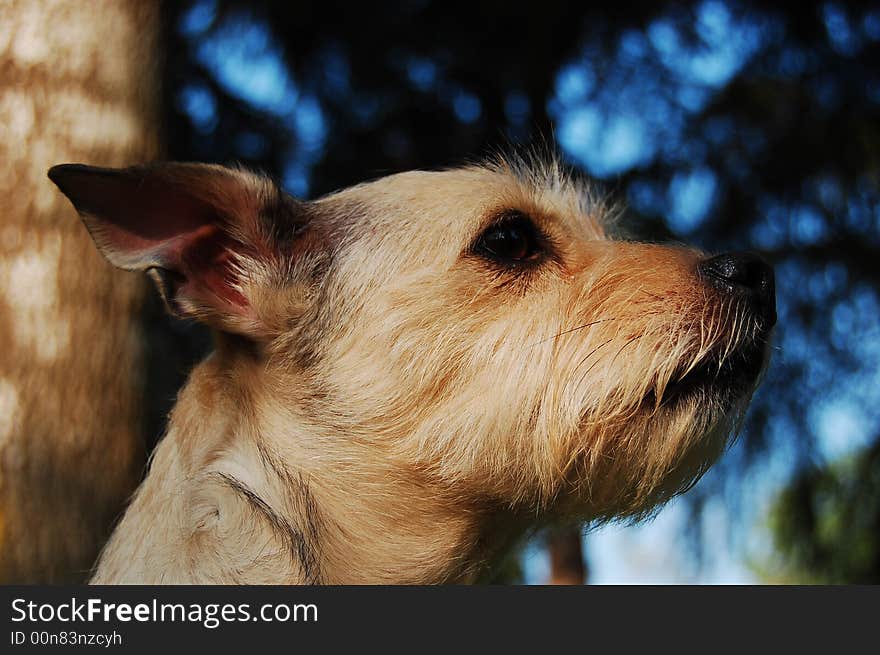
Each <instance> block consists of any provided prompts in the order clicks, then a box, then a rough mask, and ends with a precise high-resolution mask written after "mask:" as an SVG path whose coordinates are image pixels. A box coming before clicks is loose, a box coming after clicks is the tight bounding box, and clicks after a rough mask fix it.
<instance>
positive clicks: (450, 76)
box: [165, 0, 880, 555]
mask: <svg viewBox="0 0 880 655" xmlns="http://www.w3.org/2000/svg"><path fill="white" fill-rule="evenodd" d="M166 7H167V9H168V11H167V16H166V29H165V34H166V41H167V57H166V62H165V78H166V88H165V100H166V103H165V106H166V121H165V123H166V125H165V127H166V130H167V139H166V140H167V143H168V144H169V153H168V154H169V156H170V157H171V158H175V159H198V160H207V161H221V162H228V161H231V160H237V161H242V162H244V163H247V164H250V165H253V166H256V167H259V168H261V169H263V170H266V171H268V172H269V173H271V174H273V175H275V176H277V177H278V178H279V179H280V180H281V182H282V183H283V184H284V185H285V186H286V187H287V188H288V190H290V191H292V192H293V193H296V194H300V195H307V196H314V195H318V194H321V193H324V192H327V191H330V190H333V189H335V188H338V187H341V186H345V185H348V184H351V183H354V182H358V181H361V180H363V179H366V178H369V177H376V176H379V175H384V174H387V173H391V172H395V171H399V170H404V169H409V168H418V167H437V166H444V165H450V164H455V163H460V162H461V161H463V160H465V159H466V158H476V157H480V156H482V155H484V154H486V153H488V152H490V151H494V150H496V149H499V148H502V149H503V148H505V147H509V146H510V145H511V144H513V145H516V144H538V145H548V144H549V145H550V146H552V147H556V148H558V149H559V151H560V152H561V153H562V155H563V157H564V158H565V159H566V160H567V161H568V163H569V164H571V165H572V166H574V167H575V168H578V169H580V170H582V171H584V172H586V173H587V174H589V175H590V176H591V177H593V178H595V179H597V180H598V181H599V182H600V183H601V184H602V185H603V186H604V187H605V188H606V189H607V190H608V191H609V192H610V193H612V194H613V195H614V196H615V197H616V198H617V199H621V200H625V201H626V203H627V205H628V219H627V220H628V221H629V223H630V225H631V226H633V228H634V229H636V230H637V232H638V233H639V234H641V235H643V236H644V237H646V238H650V239H674V240H682V241H687V242H690V243H694V244H696V245H698V246H701V247H704V248H706V249H708V250H715V251H718V250H722V249H723V250H731V249H738V248H753V249H759V250H761V251H762V252H763V253H764V254H765V255H766V257H767V258H768V259H770V260H771V261H772V262H773V263H774V264H775V266H776V270H777V287H778V297H779V318H780V320H779V326H778V328H777V337H776V344H777V351H776V353H775V355H774V360H773V362H772V365H771V367H770V369H769V371H768V373H767V376H766V380H765V382H764V385H763V387H762V388H761V390H759V392H758V394H757V396H756V398H755V401H754V403H753V406H752V410H751V412H750V414H749V418H748V420H747V422H746V425H745V426H744V430H743V435H742V438H741V439H740V442H739V443H738V444H737V446H736V447H734V448H733V449H732V450H731V451H730V452H729V453H728V454H727V455H726V456H725V457H724V458H722V461H721V462H720V463H719V465H717V466H716V467H715V468H714V469H713V470H712V471H711V472H710V473H709V474H708V475H707V476H706V479H705V480H704V481H703V482H701V484H700V485H698V486H697V487H696V488H695V489H694V491H693V492H691V493H690V494H688V495H687V496H686V499H687V502H688V503H689V504H690V506H691V507H692V508H693V509H694V511H695V513H696V515H699V511H700V509H701V508H702V507H704V506H706V505H708V504H709V501H710V500H711V499H718V498H721V499H723V502H722V503H720V506H722V507H724V508H726V511H727V512H728V514H729V516H728V519H727V520H730V521H734V520H735V521H738V522H739V523H741V527H742V529H739V530H732V531H731V532H732V534H734V535H739V537H738V538H737V539H738V541H739V543H737V544H735V546H736V547H739V548H742V549H747V548H749V540H750V537H749V535H750V534H751V529H750V526H752V525H753V524H754V523H755V517H754V515H753V514H754V511H755V510H754V509H752V510H751V511H746V508H755V507H760V506H761V503H760V502H759V498H761V497H765V498H766V497H767V496H768V494H769V495H772V494H773V493H775V491H777V490H778V489H779V488H780V487H781V486H783V485H784V484H785V483H786V482H787V481H788V480H790V479H792V477H793V476H797V475H800V474H803V472H804V471H808V470H813V469H814V468H816V467H819V468H822V467H823V465H824V463H825V462H827V461H831V460H834V459H836V458H837V457H839V456H841V455H842V454H845V453H846V452H850V451H852V450H854V449H858V448H867V447H869V446H870V445H871V444H872V443H874V442H876V435H878V434H880V365H878V362H880V299H878V294H877V284H878V279H880V266H878V261H880V9H878V8H877V7H876V4H875V3H870V2H804V3H797V4H791V3H781V2H767V3H760V4H758V3H750V2H739V1H736V0H731V1H729V2H721V1H719V0H698V1H689V2H675V3H667V4H660V3H649V2H616V3H611V4H609V3H596V4H590V3H571V2H561V1H557V0H546V1H545V2H542V3H538V4H523V3H519V4H517V3H506V2H501V1H500V0H483V1H477V0H470V1H468V2H462V1H459V0H446V1H444V2H440V1H439V0H434V1H432V0H394V1H391V2H387V3H382V4H380V5H377V4H372V3H350V2H341V1H339V0H323V1H321V2H312V1H302V2H296V3H290V2H283V1H278V2H270V1H268V0H258V1H247V2H245V1H244V0H188V1H185V2H183V1H181V2H167V3H166ZM841 475H846V474H845V473H841ZM865 493H873V494H874V498H875V499H876V496H877V489H876V487H871V488H869V489H866V490H865ZM714 506H719V503H714ZM838 509H839V508H837V506H826V505H822V506H821V507H817V509H816V511H817V512H820V513H823V516H824V513H826V512H832V513H833V512H836V511H838ZM780 511H781V510H780ZM792 517H795V514H792ZM802 518H803V517H799V518H792V520H795V521H797V520H801V519H802ZM828 520H836V519H833V517H832V518H829V519H828ZM823 521H824V519H823ZM758 523H759V524H760V523H761V522H760V521H759V522H758ZM685 529H686V530H690V532H691V534H692V536H699V535H700V533H701V531H705V525H704V523H703V522H701V521H698V520H694V521H690V522H689V523H688V525H687V526H685ZM789 532H790V534H792V535H795V534H796V535H799V538H803V539H812V538H813V536H811V535H814V533H813V532H812V531H810V530H806V531H795V530H793V529H792V530H790V531H789ZM698 542H699V540H698V539H697V540H693V541H692V543H696V544H698ZM695 552H696V554H698V555H699V554H700V553H701V551H700V549H699V548H695Z"/></svg>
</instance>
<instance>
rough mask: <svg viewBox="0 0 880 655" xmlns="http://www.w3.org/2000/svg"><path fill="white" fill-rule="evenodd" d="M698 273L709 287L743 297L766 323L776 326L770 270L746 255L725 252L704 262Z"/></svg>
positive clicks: (761, 262)
mask: <svg viewBox="0 0 880 655" xmlns="http://www.w3.org/2000/svg"><path fill="white" fill-rule="evenodd" d="M699 269H700V273H702V274H703V276H704V277H705V278H706V281H707V282H709V284H711V285H712V286H714V287H716V288H718V289H721V290H722V291H726V292H728V293H738V294H741V295H744V296H745V297H746V298H748V300H749V301H750V302H751V303H752V304H753V306H754V309H755V310H756V311H757V312H758V313H759V314H760V316H761V317H762V318H763V319H764V320H765V321H766V324H767V327H770V326H772V325H773V324H775V323H776V283H775V281H774V277H773V268H772V267H771V266H770V264H768V263H767V262H765V261H764V260H763V259H761V258H760V257H759V256H758V255H756V254H754V253H750V252H729V253H725V254H723V255H718V256H717V257H712V258H711V259H707V260H706V261H704V262H702V263H701V264H700V265H699Z"/></svg>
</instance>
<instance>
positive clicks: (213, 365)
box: [93, 347, 517, 584]
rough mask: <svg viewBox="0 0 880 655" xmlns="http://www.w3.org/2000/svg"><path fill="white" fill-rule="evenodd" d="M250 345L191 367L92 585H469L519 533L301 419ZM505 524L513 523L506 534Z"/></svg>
mask: <svg viewBox="0 0 880 655" xmlns="http://www.w3.org/2000/svg"><path fill="white" fill-rule="evenodd" d="M281 382H282V380H281V379H279V378H278V377H277V376H273V375H272V374H271V373H269V372H267V367H266V366H265V362H263V361H262V360H261V358H260V357H254V356H253V353H248V352H247V351H242V350H241V349H238V348H236V349H234V350H230V349H225V348H222V347H221V348H220V349H218V351H217V352H215V353H213V354H212V355H211V356H210V357H209V358H208V359H207V360H205V361H204V362H202V363H201V364H200V365H199V366H197V367H196V369H195V370H194V371H193V373H192V375H191V377H190V380H189V381H188V383H187V385H186V386H185V387H184V389H183V390H182V391H181V393H180V396H179V399H178V403H177V405H176V407H175V409H174V411H173V413H172V416H171V419H170V422H169V430H168V432H167V434H166V436H165V438H164V439H163V440H162V442H161V443H160V444H159V446H158V447H157V449H156V452H155V454H154V457H153V460H152V464H151V469H150V472H149V474H148V476H147V478H146V480H145V481H144V482H143V484H142V485H141V487H140V489H139V490H138V492H137V494H136V496H135V498H134V500H133V501H132V504H131V506H130V507H129V509H128V510H127V512H126V514H125V516H124V517H123V519H122V521H121V522H120V524H119V526H118V527H117V529H116V530H115V532H114V534H113V536H112V538H111V540H110V542H109V543H108V545H107V547H106V548H105V551H104V553H103V554H102V557H101V559H100V560H99V564H98V569H97V572H96V574H95V576H94V578H93V582H94V583H146V584H149V583H183V582H189V583H196V584H200V583H230V584H231V583H251V584H266V583H268V584H279V583H305V584H309V583H324V584H359V583H377V584H401V583H413V584H429V583H438V582H466V581H471V580H473V579H474V578H475V577H476V576H477V575H478V574H479V573H480V572H481V571H482V570H484V569H485V566H486V564H487V563H488V562H489V561H490V560H492V559H494V558H495V557H496V556H497V555H498V549H497V546H500V545H503V544H508V543H509V542H510V540H511V539H512V538H513V537H514V536H516V535H515V533H516V532H517V531H516V530H513V529H510V528H509V526H510V525H511V523H510V522H508V521H504V520H500V516H501V514H503V511H502V510H499V509H498V508H497V507H492V504H491V503H487V502H486V501H476V500H474V499H473V498H469V497H467V496H466V495H465V494H463V493H462V492H461V491H460V490H459V491H458V492H456V491H454V490H452V489H444V488H443V486H442V485H439V484H437V483H436V481H434V482H432V481H430V480H429V479H428V478H427V477H426V475H425V474H424V473H422V472H419V471H412V470H405V469H404V468H402V467H400V466H396V465H393V464H389V463H388V461H389V458H382V457H377V453H376V451H375V444H373V445H369V446H368V445H367V444H365V443H361V442H360V441H359V440H358V439H356V438H352V435H346V434H339V433H335V434H333V433H330V432H328V431H327V430H326V429H325V428H322V427H321V426H319V425H317V424H316V423H315V422H314V421H312V420H310V419H308V418H307V417H306V416H305V412H303V411H302V408H301V402H300V401H298V400H297V392H296V388H297V386H298V385H297V384H296V380H291V379H290V378H287V379H284V380H283V383H284V386H285V387H287V389H288V390H290V389H293V390H294V391H293V392H290V393H287V394H286V396H287V397H286V398H285V400H284V402H279V394H281V391H280V390H279V384H281ZM502 526H504V527H502Z"/></svg>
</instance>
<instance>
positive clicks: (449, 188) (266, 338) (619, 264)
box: [87, 163, 757, 584]
mask: <svg viewBox="0 0 880 655" xmlns="http://www.w3.org/2000/svg"><path fill="white" fill-rule="evenodd" d="M237 175H239V176H242V177H240V178H239V182H240V184H239V191H238V192H239V193H242V194H244V195H246V196H247V197H248V198H249V199H250V201H249V202H244V203H243V204H242V201H241V200H239V201H235V202H237V203H238V205H239V206H240V207H244V209H239V210H236V211H235V212H233V214H234V222H235V225H236V226H237V228H236V229H237V234H238V235H239V238H240V240H241V241H242V243H244V245H245V246H246V248H245V249H244V251H243V252H237V253H235V266H234V269H233V270H234V271H235V280H236V282H235V284H236V288H237V289H238V291H239V292H240V293H241V296H242V297H244V298H246V299H247V303H248V313H247V315H248V318H247V323H230V322H229V321H228V319H223V320H221V321H220V323H219V326H220V327H221V328H223V332H222V333H221V334H220V335H219V337H218V347H217V349H216V351H215V352H214V353H213V354H212V355H211V356H210V357H209V358H208V359H207V360H206V361H205V362H203V363H202V364H200V365H199V366H198V367H197V368H196V369H195V370H194V371H193V373H192V376H191V379H190V381H189V383H188V384H187V386H186V387H185V388H184V390H183V391H182V392H181V394H180V397H179V399H178V403H177V406H176V408H175V409H174V412H173V415H172V417H171V422H170V428H169V431H168V434H167V435H166V437H165V438H164V440H163V441H162V442H161V443H160V445H159V446H158V448H157V451H156V453H155V456H154V459H153V461H152V466H151V470H150V473H149V475H148V477H147V479H146V481H145V483H144V484H143V485H142V487H141V488H140V490H139V491H138V493H137V495H136V497H135V499H134V501H133V502H132V504H131V506H130V508H129V510H128V512H127V513H126V515H125V517H124V519H123V520H122V522H121V524H120V525H119V526H118V528H117V530H116V532H115V534H114V535H113V537H112V539H111V541H110V543H109V545H108V546H107V548H106V549H105V551H104V553H103V556H102V558H101V560H100V563H99V565H98V568H97V572H96V574H95V577H94V580H93V581H94V582H96V583H123V582H124V583H190V582H192V583H221V582H233V583H237V582H249V583H281V582H291V583H316V582H320V583H337V584H338V583H437V582H460V581H468V580H472V579H474V577H475V576H476V575H478V574H479V573H480V572H481V571H482V570H483V569H484V568H485V566H487V565H488V564H489V563H491V561H492V560H493V559H494V558H495V557H497V556H498V555H499V554H500V553H501V552H503V550H504V549H505V548H506V547H507V546H509V545H510V543H511V542H512V541H513V540H515V539H517V538H519V537H521V536H522V535H523V534H524V533H525V532H526V531H527V530H529V529H530V528H533V527H535V526H538V525H542V524H546V523H550V522H558V521H602V520H608V519H612V518H622V517H636V518H638V517H642V516H645V515H646V514H647V513H649V512H650V511H652V510H653V509H654V508H656V507H657V506H658V505H659V504H661V503H662V502H664V501H665V500H668V499H669V498H670V497H672V496H673V495H675V494H676V493H679V492H681V491H683V490H685V489H687V488H688V487H689V486H690V485H691V484H693V482H695V480H696V479H697V478H698V477H699V476H700V475H701V474H702V473H703V472H704V471H705V470H706V468H707V467H708V466H709V465H710V464H711V463H712V461H714V459H715V458H716V457H717V456H718V454H719V453H720V452H721V451H722V449H723V447H724V445H725V444H726V443H727V441H728V438H729V436H730V435H731V432H732V431H733V429H734V428H735V426H736V423H737V421H738V419H739V417H740V416H741V413H742V411H743V409H744V408H745V405H746V403H747V402H748V396H749V395H750V393H751V391H752V388H751V387H750V388H749V389H746V390H740V391H737V393H735V394H733V393H732V392H727V391H725V390H724V389H714V388H709V389H698V390H696V391H693V392H691V393H688V394H685V395H683V396H680V397H678V398H677V399H674V400H669V399H668V398H667V397H666V396H665V395H664V392H665V390H666V388H667V386H668V385H673V384H675V383H676V382H677V381H678V380H679V379H680V378H682V377H683V376H684V375H685V374H686V373H687V372H688V370H690V369H691V368H693V367H694V366H696V365H698V364H699V363H700V362H702V361H704V360H706V358H708V357H709V356H710V355H713V356H715V357H717V358H718V359H719V361H723V359H724V357H725V356H727V355H729V353H732V352H734V350H735V349H736V348H738V347H739V346H741V345H742V344H743V343H746V342H748V341H749V340H755V339H756V338H757V327H756V323H755V321H754V320H753V319H752V318H751V317H750V315H749V314H748V312H747V311H745V309H744V308H743V307H741V306H740V305H739V304H738V303H737V301H736V299H735V298H734V297H732V296H726V295H725V294H723V293H719V292H716V291H715V290H713V289H712V288H711V287H710V286H708V285H707V284H706V283H705V281H704V280H702V279H700V277H699V275H698V274H697V272H696V266H697V263H698V262H699V261H701V259H702V258H703V256H702V255H701V254H700V253H698V252H696V251H694V250H691V249H687V248H683V247H668V246H660V245H651V244H642V243H634V242H626V241H622V240H614V239H612V238H610V237H609V236H608V235H607V234H606V229H607V227H606V222H605V218H606V215H607V213H608V210H607V209H606V208H604V207H603V206H602V205H601V204H599V203H598V202H596V201H595V200H592V199H591V198H590V194H589V193H587V192H586V189H585V188H583V186H582V185H579V184H577V183H575V182H573V181H571V180H570V179H568V178H567V177H566V176H565V175H563V174H562V173H561V172H560V171H559V170H558V168H557V167H555V166H545V167H527V166H524V165H522V164H521V163H512V164H508V163H498V164H492V165H489V166H474V167H469V168H463V169H457V170H450V171H441V172H410V173H403V174H399V175H394V176H391V177H387V178H384V179H380V180H378V181H375V182H372V183H369V184H364V185H360V186H357V187H353V188H351V189H347V190H344V191H342V192H339V193H337V194H334V195H331V196H328V197H325V198H322V199H319V200H317V201H315V202H313V203H304V204H303V207H302V211H303V212H304V214H305V215H306V216H307V217H308V218H307V220H305V222H304V225H305V227H304V229H303V230H302V231H301V232H300V234H299V235H298V236H297V237H296V239H293V241H292V242H291V243H288V246H287V249H286V250H285V249H284V248H280V249H279V248H275V249H273V247H272V245H271V241H272V237H271V235H270V234H269V232H271V230H269V231H268V232H267V230H266V229H262V231H261V228H259V226H260V225H263V226H265V225H266V224H267V223H266V222H265V221H263V222H262V223H261V222H260V220H259V219H260V216H259V215H260V210H259V208H257V209H255V208H254V205H255V203H256V205H259V204H260V202H263V203H265V202H267V199H268V198H270V197H271V196H272V194H273V191H272V188H271V185H268V183H266V182H265V181H262V180H259V179H257V178H253V177H249V176H244V174H243V173H237ZM230 202H232V201H228V202H226V201H225V202H224V203H223V204H224V205H226V204H229V203H230ZM233 204H234V203H233ZM510 210H519V211H522V212H524V213H526V214H528V215H529V216H530V217H531V218H532V219H533V220H534V221H535V222H536V223H537V224H538V225H539V227H540V228H541V229H542V230H543V231H544V232H545V233H546V235H547V236H548V237H549V239H550V241H551V242H552V244H553V248H554V252H555V256H554V257H553V259H552V261H548V262H546V263H545V264H542V265H541V266H540V267H537V268H535V269H534V270H531V271H529V272H528V273H522V272H519V273H516V274H513V273H510V272H509V271H505V270H502V269H499V268H497V267H493V266H492V265H490V264H488V263H487V262H486V261H485V260H484V259H483V258H481V257H480V256H478V255H477V254H475V253H474V252H473V250H472V248H471V244H472V243H473V242H474V240H475V238H476V237H477V236H478V235H479V234H480V233H481V231H482V230H483V229H485V228H486V226H488V225H489V224H490V223H491V222H492V221H494V220H496V219H497V217H498V215H499V213H500V212H505V211H510ZM87 222H88V221H87ZM269 225H270V227H271V223H269ZM242 226H244V227H242ZM248 226H250V227H248ZM189 309H190V310H191V313H194V314H199V312H200V310H199V308H198V307H190V308H189ZM213 313H214V314H216V310H213ZM200 315H203V316H204V317H205V318H206V319H207V320H209V322H212V321H213V324H215V325H218V322H217V320H214V319H212V318H211V317H212V312H210V311H207V310H205V311H202V312H201V313H200ZM239 319H240V317H239ZM239 319H236V320H239ZM230 326H232V327H230ZM236 326H237V327H236ZM249 326H250V327H249ZM230 332H233V333H235V334H230ZM241 335H244V336H241Z"/></svg>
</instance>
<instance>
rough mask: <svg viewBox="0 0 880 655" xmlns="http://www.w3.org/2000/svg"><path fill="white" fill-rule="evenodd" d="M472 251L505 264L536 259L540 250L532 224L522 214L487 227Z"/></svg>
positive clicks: (539, 243) (538, 238)
mask: <svg viewBox="0 0 880 655" xmlns="http://www.w3.org/2000/svg"><path fill="white" fill-rule="evenodd" d="M474 251H475V252H476V253H477V254H478V255H481V256H483V257H487V258H489V259H492V260H495V261H499V262H502V263H504V264H522V263H526V262H531V261H534V260H536V259H537V258H538V257H539V256H540V255H541V253H542V252H543V249H542V247H541V238H540V235H539V233H538V229H537V228H536V227H535V225H534V223H532V221H531V220H530V219H529V218H528V217H527V216H524V215H523V214H513V215H510V216H505V217H504V218H502V219H501V220H499V221H498V222H496V223H494V224H493V225H491V226H489V227H488V228H487V229H486V231H485V232H483V233H482V234H481V235H480V236H479V238H478V239H477V241H476V243H475V244H474Z"/></svg>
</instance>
